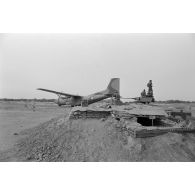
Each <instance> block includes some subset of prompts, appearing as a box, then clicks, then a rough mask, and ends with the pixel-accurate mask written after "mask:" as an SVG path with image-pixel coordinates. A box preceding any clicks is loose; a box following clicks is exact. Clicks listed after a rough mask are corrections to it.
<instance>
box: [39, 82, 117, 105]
mask: <svg viewBox="0 0 195 195" xmlns="http://www.w3.org/2000/svg"><path fill="white" fill-rule="evenodd" d="M37 90H41V91H46V92H50V93H54V94H56V95H58V99H57V100H55V103H56V104H58V106H62V105H67V106H71V107H74V106H88V105H89V104H92V103H95V102H98V101H101V100H104V99H107V98H115V99H120V79H119V78H112V79H111V80H110V83H109V85H108V87H107V88H106V89H105V90H103V91H100V92H96V93H94V94H91V95H88V96H80V95H73V94H69V93H63V92H58V91H53V90H49V89H43V88H38V89H37Z"/></svg>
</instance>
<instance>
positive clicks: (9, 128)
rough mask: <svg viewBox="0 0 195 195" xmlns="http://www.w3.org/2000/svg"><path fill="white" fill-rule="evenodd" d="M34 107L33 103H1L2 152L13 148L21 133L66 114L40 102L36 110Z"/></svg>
mask: <svg viewBox="0 0 195 195" xmlns="http://www.w3.org/2000/svg"><path fill="white" fill-rule="evenodd" d="M33 105H34V104H33V103H32V102H28V103H26V102H3V101H0V151H2V150H5V149H8V148H10V147H13V146H14V144H15V143H16V141H17V140H18V136H17V134H18V133H19V132H20V131H22V130H24V129H27V128H31V127H35V126H37V125H38V124H40V123H42V122H46V121H48V120H50V119H52V118H54V117H57V116H60V115H63V114H64V112H66V110H64V109H63V108H60V107H57V106H56V105H55V104H53V103H41V102H40V103H39V102H38V103H35V105H34V108H33ZM14 134H15V135H14Z"/></svg>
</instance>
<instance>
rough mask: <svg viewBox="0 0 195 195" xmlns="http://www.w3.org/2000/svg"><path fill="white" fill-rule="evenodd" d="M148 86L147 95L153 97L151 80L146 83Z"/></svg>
mask: <svg viewBox="0 0 195 195" xmlns="http://www.w3.org/2000/svg"><path fill="white" fill-rule="evenodd" d="M147 87H148V94H147V95H148V96H149V97H153V89H152V80H150V81H149V83H148V84H147Z"/></svg>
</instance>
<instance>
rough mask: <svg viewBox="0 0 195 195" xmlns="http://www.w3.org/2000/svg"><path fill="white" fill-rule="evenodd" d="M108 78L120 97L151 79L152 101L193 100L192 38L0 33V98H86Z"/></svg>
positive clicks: (135, 93)
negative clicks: (116, 80)
mask: <svg viewBox="0 0 195 195" xmlns="http://www.w3.org/2000/svg"><path fill="white" fill-rule="evenodd" d="M113 77H119V78H120V88H121V95H122V96H123V97H136V96H139V95H140V92H141V91H142V90H143V89H144V88H145V89H147V87H146V84H147V82H148V81H149V79H151V80H153V85H154V96H155V98H156V99H157V100H168V99H181V100H195V87H194V85H195V34H0V98H3V97H6V98H55V97H57V96H56V95H55V94H50V93H46V92H42V91H37V90H36V88H38V87H41V88H46V89H52V90H57V91H64V92H67V93H73V94H79V95H88V94H90V93H94V92H97V91H99V90H103V89H104V88H106V87H107V85H108V83H109V80H110V79H111V78H113Z"/></svg>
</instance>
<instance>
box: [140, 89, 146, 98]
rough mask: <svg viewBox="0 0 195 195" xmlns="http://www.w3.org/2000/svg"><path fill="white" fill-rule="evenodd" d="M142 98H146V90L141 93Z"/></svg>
mask: <svg viewBox="0 0 195 195" xmlns="http://www.w3.org/2000/svg"><path fill="white" fill-rule="evenodd" d="M141 97H146V90H145V89H144V90H143V91H142V92H141Z"/></svg>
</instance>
